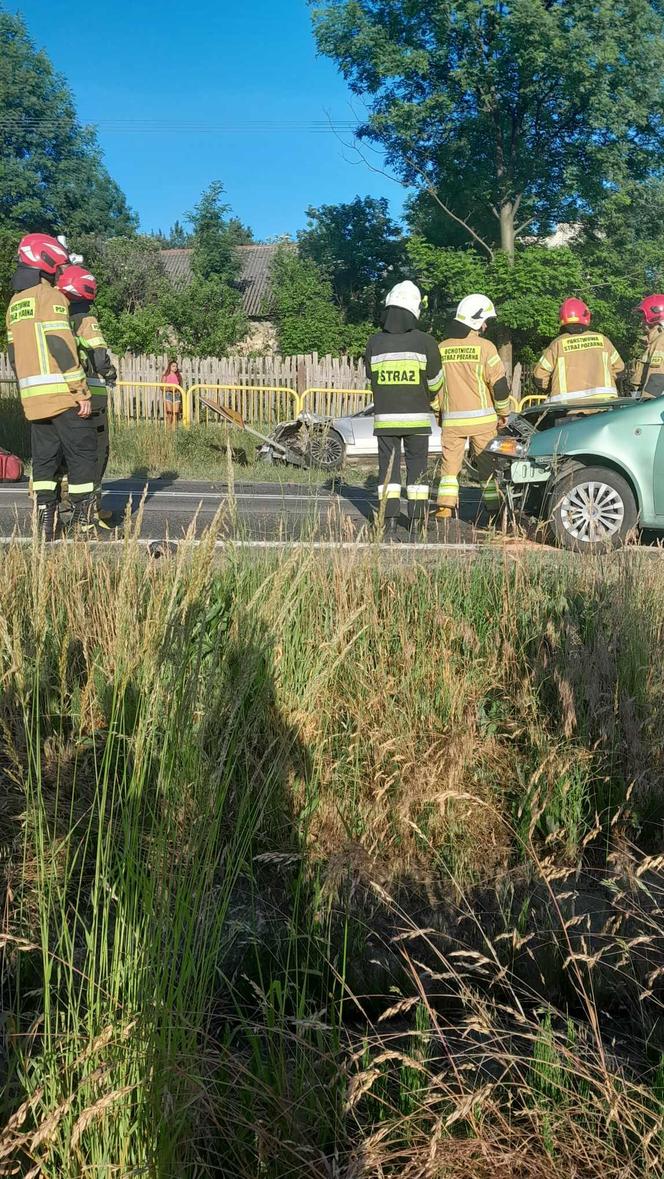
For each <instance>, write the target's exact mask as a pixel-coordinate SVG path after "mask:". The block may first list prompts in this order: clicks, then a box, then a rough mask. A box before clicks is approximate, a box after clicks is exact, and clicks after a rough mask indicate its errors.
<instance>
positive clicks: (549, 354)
mask: <svg viewBox="0 0 664 1179" xmlns="http://www.w3.org/2000/svg"><path fill="white" fill-rule="evenodd" d="M624 368H625V365H624V364H623V362H622V360H621V359H620V355H619V353H618V352H617V351H616V349H615V348H614V347H613V344H612V343H611V341H610V340H609V339H607V337H606V336H603V335H602V334H601V332H591V331H589V330H587V329H586V328H583V327H580V326H579V325H576V324H575V325H570V327H568V328H567V329H565V330H563V331H562V332H561V334H560V335H559V336H557V337H556V339H555V340H553V342H552V343H551V344H549V347H548V348H547V349H546V351H545V352H544V354H543V355H542V356H541V357H540V359H539V361H538V362H537V365H536V366H535V369H534V371H533V377H534V379H535V384H536V385H537V388H538V389H541V390H542V391H543V392H545V393H548V395H549V400H550V401H568V400H570V401H579V400H583V401H606V400H607V399H610V398H612V397H617V396H618V390H617V388H616V377H617V376H618V375H619V374H620V373H621V372H622V371H623V369H624Z"/></svg>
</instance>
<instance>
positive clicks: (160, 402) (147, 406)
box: [108, 381, 191, 426]
mask: <svg viewBox="0 0 664 1179" xmlns="http://www.w3.org/2000/svg"><path fill="white" fill-rule="evenodd" d="M115 389H116V390H120V399H119V402H120V403H119V406H118V401H117V399H116V397H115V395H114V392H113V390H112V389H109V396H108V401H109V406H110V408H111V411H112V412H113V413H117V412H118V409H119V410H120V413H121V415H122V416H123V417H126V419H127V421H130V420H131V419H132V418H133V417H135V418H136V420H137V421H150V420H154V419H157V420H160V419H162V418H163V419H164V421H165V420H166V412H165V410H164V398H163V397H148V396H147V395H145V394H144V393H143V390H146V389H154V390H160V391H161V392H162V393H163V392H165V390H166V389H171V390H173V392H175V393H179V394H180V396H181V398H182V424H183V425H184V426H188V425H189V421H190V420H191V419H189V421H188V420H187V408H188V406H187V394H186V392H185V390H184V389H183V388H182V386H181V385H171V384H169V382H168V381H116V382H115ZM125 389H140V390H141V392H140V393H139V394H138V396H137V397H136V398H133V397H131V396H129V397H125V396H124V390H125ZM134 401H135V403H136V404H135V411H136V412H135V413H132V412H131V411H132V409H133V408H134V406H133V404H132V403H133V402H134Z"/></svg>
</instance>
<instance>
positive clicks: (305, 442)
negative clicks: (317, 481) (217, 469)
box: [259, 405, 441, 471]
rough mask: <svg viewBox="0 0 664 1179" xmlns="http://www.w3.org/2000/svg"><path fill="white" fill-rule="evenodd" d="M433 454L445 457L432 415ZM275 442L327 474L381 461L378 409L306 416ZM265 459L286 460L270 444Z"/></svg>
mask: <svg viewBox="0 0 664 1179" xmlns="http://www.w3.org/2000/svg"><path fill="white" fill-rule="evenodd" d="M430 416H431V437H430V439H429V454H430V455H433V456H434V457H438V456H440V454H441V437H440V436H441V430H440V425H439V423H438V421H437V419H436V417H435V416H434V414H431V415H430ZM271 441H274V442H276V443H278V444H280V445H281V446H287V447H288V448H289V449H290V450H291V451H295V452H296V453H299V454H302V456H303V457H305V458H306V460H307V466H310V467H318V468H319V469H320V470H323V471H340V470H341V468H342V467H343V465H344V463H346V462H357V461H359V460H361V459H375V460H376V461H378V439H377V438H376V437H375V435H374V407H373V405H367V406H365V408H364V409H361V410H360V411H359V412H358V413H351V414H347V415H346V416H345V417H341V418H325V417H320V416H319V415H318V414H313V413H302V414H300V416H299V418H297V420H296V421H294V422H283V423H282V424H281V425H279V426H277V428H276V430H275V431H274V433H273V434H272V435H271ZM259 454H260V455H261V456H262V457H263V458H267V459H268V460H271V461H275V460H277V461H278V460H279V459H280V458H281V457H282V456H281V455H280V454H278V453H276V452H275V451H274V450H273V449H272V448H271V446H270V442H267V443H266V444H265V445H264V446H262V447H261V448H260V451H259Z"/></svg>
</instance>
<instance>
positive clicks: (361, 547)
mask: <svg viewBox="0 0 664 1179" xmlns="http://www.w3.org/2000/svg"><path fill="white" fill-rule="evenodd" d="M32 543H33V537H31V536H0V545H6V544H32ZM123 543H124V538H123V537H121V538H120V539H119V540H117V541H115V540H101V541H94V540H93V541H75V540H73V539H71V538H69V537H62V538H61V539H59V540H56V541H54V542H53V545H54V546H55V547H57V546H58V545H63V544H65V545H71V544H87V545H89V547H90V548H95V549H105V548H108V547H109V546H111V548H112V549H113V548H115V546H116V545H117V544H123ZM127 543H130V544H137V545H139V546H140V547H141V548H148V547H149V546H150V545H164V546H165V547H167V548H168V546H174V547H176V548H177V547H179V546H180V545H191V546H192V547H194V548H197V547H198V546H199V545H203V544H207V541H206V540H205V539H204V538H203V539H198V538H196V539H186V538H183V539H182V540H179V539H175V538H172V539H171V538H169V539H166V538H164V537H155V538H154V539H148V538H145V537H131V538H130V540H129V541H128V542H127ZM49 547H50V546H49ZM214 547H215V548H216V549H228V548H236V549H316V550H323V551H325V552H375V551H376V549H380V550H384V551H386V552H389V553H412V552H421V551H426V552H437V553H446V552H475V551H477V550H479V549H485V550H486V551H487V552H489V551H494V552H495V551H498V550H496V549H493V548H490V546H488V545H481V544H478V543H476V542H472V543H471V542H468V543H463V544H428V543H424V542H420V541H417V542H414V543H413V542H410V541H408V542H404V543H403V544H394V543H387V544H386V543H385V542H381V543H376V544H370V543H368V542H366V541H357V542H355V541H351V540H349V541H346V540H342V541H334V540H216V541H215V542H214Z"/></svg>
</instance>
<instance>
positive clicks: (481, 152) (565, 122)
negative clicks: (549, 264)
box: [310, 0, 664, 257]
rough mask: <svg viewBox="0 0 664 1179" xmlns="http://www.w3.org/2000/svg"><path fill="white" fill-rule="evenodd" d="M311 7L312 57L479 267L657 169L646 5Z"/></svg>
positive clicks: (660, 50) (657, 79) (662, 107)
mask: <svg viewBox="0 0 664 1179" xmlns="http://www.w3.org/2000/svg"><path fill="white" fill-rule="evenodd" d="M310 2H311V3H312V5H313V19H314V29H315V33H316V38H317V42H318V47H319V49H320V51H321V52H322V53H324V54H326V55H327V56H328V57H330V58H332V59H333V60H335V61H336V62H337V63H338V64H339V67H340V69H341V71H342V73H343V74H344V77H345V78H346V79H347V80H348V81H349V83H350V85H351V87H352V89H353V90H354V91H355V92H356V93H357V94H360V95H362V97H363V98H364V99H365V101H368V102H369V104H370V111H371V114H370V119H369V122H368V123H367V125H366V127H365V128H364V130H363V132H362V134H363V135H364V136H366V137H367V138H369V139H371V140H373V141H374V142H376V143H378V144H380V145H381V146H382V147H383V148H384V149H385V150H386V152H387V156H388V159H389V161H390V162H391V163H392V165H393V166H394V167H395V168H396V169H397V170H398V172H399V174H400V176H401V177H402V179H403V180H404V181H405V182H406V183H408V184H414V185H417V186H418V187H420V188H422V187H425V188H426V189H427V190H428V191H429V193H430V194H432V195H433V196H434V198H435V200H436V201H437V203H438V209H439V210H440V212H441V213H442V214H444V216H445V218H446V220H447V221H448V222H449V224H450V226H452V227H454V229H455V231H458V232H459V233H460V234H462V237H463V240H465V241H469V240H472V241H473V242H474V243H475V244H476V245H477V246H478V247H479V248H480V249H481V250H482V251H483V252H484V253H486V254H487V256H488V257H492V256H493V253H494V251H495V248H496V246H500V247H502V249H503V250H505V251H506V253H507V254H508V255H509V256H510V257H512V256H513V255H514V251H515V245H516V240H517V237H518V234H519V232H520V229H523V227H524V226H526V225H530V226H535V228H536V229H537V230H538V232H539V233H540V234H542V233H543V232H544V231H545V230H546V228H547V227H550V226H552V225H554V224H555V223H556V222H560V221H568V222H570V221H571V222H574V221H576V220H577V219H578V218H579V217H580V215H581V213H582V212H584V211H587V210H589V209H590V210H592V211H594V212H595V213H596V212H597V211H598V210H599V209H600V208H601V206H602V204H603V203H604V202H605V201H606V199H607V198H608V197H610V196H611V195H612V194H613V193H614V192H615V191H617V190H618V191H619V190H620V189H621V187H622V186H623V185H624V184H625V183H627V182H628V181H629V180H630V179H631V180H634V179H637V180H643V179H645V178H647V177H648V176H649V175H650V174H651V173H653V172H655V171H657V169H658V168H659V166H660V160H661V149H662V144H663V141H664V133H663V129H664V122H663V120H662V114H663V113H664V91H663V90H662V85H661V79H662V75H663V74H664V36H663V34H664V13H663V11H662V5H661V4H660V3H659V0H653V2H650V0H574V3H573V4H571V3H569V0H510V2H504V3H503V2H501V3H497V2H496V0H445V2H441V0H435V2H432V0H310ZM520 223H523V224H521V225H520ZM460 240H462V239H461V238H457V243H458V241H460ZM445 244H455V241H454V239H452V240H450V239H448V242H447V243H445Z"/></svg>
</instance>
